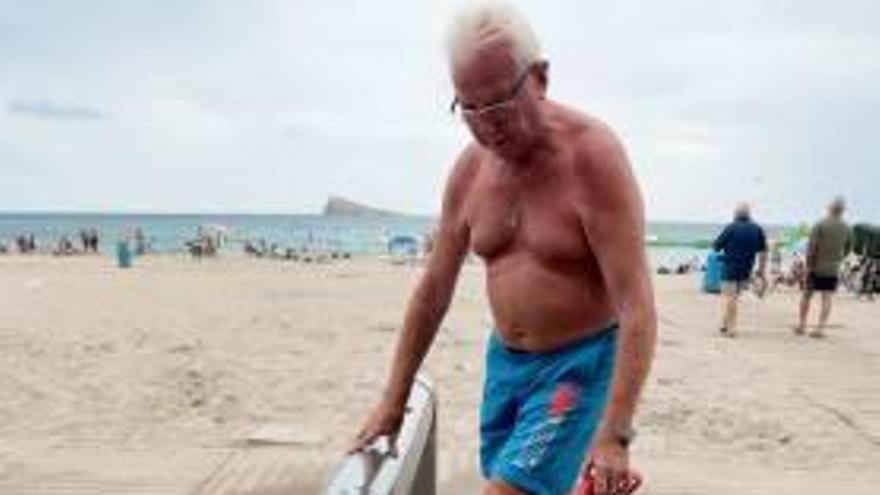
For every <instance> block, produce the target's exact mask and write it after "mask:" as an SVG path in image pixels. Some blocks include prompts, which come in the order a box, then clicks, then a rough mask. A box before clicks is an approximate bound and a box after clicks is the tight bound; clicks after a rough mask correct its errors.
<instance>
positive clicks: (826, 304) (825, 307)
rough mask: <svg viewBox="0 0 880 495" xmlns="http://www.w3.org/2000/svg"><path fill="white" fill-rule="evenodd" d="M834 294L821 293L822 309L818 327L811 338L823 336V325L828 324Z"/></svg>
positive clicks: (828, 292) (829, 292)
mask: <svg viewBox="0 0 880 495" xmlns="http://www.w3.org/2000/svg"><path fill="white" fill-rule="evenodd" d="M833 296H834V293H833V292H831V291H824V292H822V309H821V311H820V312H819V327H818V328H817V329H816V331H815V332H813V337H824V336H825V325H827V324H828V317H829V316H831V300H832V297H833Z"/></svg>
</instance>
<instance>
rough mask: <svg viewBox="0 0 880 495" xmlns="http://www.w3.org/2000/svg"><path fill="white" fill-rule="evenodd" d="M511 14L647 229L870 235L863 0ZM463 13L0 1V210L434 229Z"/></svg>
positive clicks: (868, 53)
mask: <svg viewBox="0 0 880 495" xmlns="http://www.w3.org/2000/svg"><path fill="white" fill-rule="evenodd" d="M516 3H517V4H518V5H519V6H520V8H521V10H522V11H523V12H524V13H525V14H526V15H527V16H528V17H529V19H530V20H531V21H532V22H533V25H534V28H535V30H536V32H537V34H538V36H539V38H540V40H541V42H542V44H543V48H544V51H545V53H546V55H547V57H548V58H549V60H550V61H551V88H550V90H551V96H552V97H554V98H557V99H559V100H562V101H564V102H567V103H570V104H572V105H575V106H578V107H580V108H581V109H583V110H585V111H587V112H590V113H593V114H594V115H597V116H599V117H600V118H602V119H604V120H606V121H607V122H608V123H609V124H611V126H612V127H614V128H615V129H616V130H617V131H618V133H619V134H620V136H621V138H622V139H623V141H624V143H625V144H626V146H627V148H628V151H629V154H630V158H631V160H632V162H633V166H634V167H635V170H636V173H637V175H638V177H639V179H640V182H641V186H642V189H643V192H644V195H645V197H646V202H647V208H648V217H649V218H651V219H654V220H663V219H666V220H696V221H701V220H703V221H722V220H726V219H727V218H728V217H729V214H730V211H731V209H732V207H733V206H734V204H735V203H736V202H737V201H740V200H749V201H751V202H753V204H754V207H755V210H756V214H757V216H758V217H760V218H763V219H765V220H768V221H773V222H790V221H797V220H801V219H810V218H813V217H815V216H816V215H818V214H820V213H821V212H822V210H823V209H824V205H825V203H826V202H827V201H828V200H829V198H830V197H831V196H832V195H834V194H844V195H845V196H846V197H847V198H848V199H849V200H850V203H851V209H852V214H853V216H855V217H857V218H860V219H864V220H870V221H880V143H878V142H877V138H876V135H877V134H878V130H880V2H875V1H871V0H839V1H837V2H828V1H827V0H822V1H819V0H816V1H813V0H803V1H782V0H778V1H771V0H740V1H737V2H720V1H719V2H706V1H704V0H674V1H659V0H658V1H652V2H644V1H636V0H617V1H614V2H608V1H601V2H600V1H592V0H590V1H585V0H570V1H547V0H543V1H542V0H535V1H521V2H516ZM459 4H461V2H460V1H459V2H450V1H439V0H437V1H430V2H429V1H426V0H418V1H416V0H383V1H381V2H378V1H377V2H364V1H355V0H350V1H349V0H334V1H318V0H289V1H253V2H240V1H232V0H230V1H220V0H210V1H208V0H203V1H180V2H175V1H160V0H155V1H118V0H105V1H83V2H67V1H62V0H58V1H54V2H49V1H38V0H29V1H26V2H23V1H14V0H8V1H7V0H0V211H69V210H75V211H149V212H277V213H286V212H312V211H317V210H318V209H320V207H321V205H322V204H323V202H324V200H325V199H326V197H327V195H328V194H340V195H344V196H348V197H351V198H353V199H356V200H360V201H364V202H367V203H371V204H375V205H377V206H381V207H385V208H393V209H397V210H404V211H410V212H417V213H427V214H432V213H434V212H436V210H437V208H438V204H439V196H440V192H441V190H442V187H443V184H444V182H445V177H446V174H447V172H448V170H449V168H450V165H451V162H452V160H453V158H454V157H455V155H456V153H457V150H458V149H459V148H460V147H461V145H462V144H463V143H465V142H466V141H467V139H468V138H469V137H468V134H467V131H466V129H464V128H463V126H462V124H461V123H460V122H459V121H458V120H457V119H456V118H455V117H453V116H451V115H449V114H448V112H447V108H448V103H449V100H450V99H451V97H452V90H451V87H450V84H449V80H448V75H447V72H446V66H445V56H444V52H443V41H444V33H445V30H446V26H447V24H448V22H449V21H450V18H451V17H452V15H453V13H454V11H455V6H456V5H459Z"/></svg>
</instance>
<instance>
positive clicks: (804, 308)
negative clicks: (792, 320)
mask: <svg viewBox="0 0 880 495" xmlns="http://www.w3.org/2000/svg"><path fill="white" fill-rule="evenodd" d="M812 297H813V291H812V289H810V288H809V287H807V288H806V289H805V290H804V292H803V295H801V309H800V316H799V319H798V325H797V327H795V329H794V333H796V334H798V335H803V334H804V331H805V329H806V328H807V315H808V314H809V313H810V298H812Z"/></svg>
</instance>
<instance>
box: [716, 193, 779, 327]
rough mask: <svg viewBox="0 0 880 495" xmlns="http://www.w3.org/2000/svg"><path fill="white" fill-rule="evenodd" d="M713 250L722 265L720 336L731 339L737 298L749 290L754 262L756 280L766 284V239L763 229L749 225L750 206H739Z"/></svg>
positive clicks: (753, 223)
mask: <svg viewBox="0 0 880 495" xmlns="http://www.w3.org/2000/svg"><path fill="white" fill-rule="evenodd" d="M712 247H713V249H714V250H715V251H721V252H722V253H723V261H724V269H723V270H722V272H721V294H722V297H723V307H724V310H723V317H722V320H721V334H722V335H725V336H728V337H733V336H735V335H736V313H737V304H738V302H739V295H740V293H741V292H742V291H743V289H745V288H746V287H747V286H748V283H749V279H750V278H751V275H752V270H753V269H754V267H755V259H756V258H758V259H759V262H758V273H757V276H758V278H759V279H760V280H761V281H762V283H764V284H766V279H765V275H764V271H765V266H766V264H767V239H766V237H765V236H764V229H762V228H761V227H760V226H759V225H758V224H756V223H755V222H753V221H752V219H751V215H750V213H749V205H747V204H745V203H742V204H740V205H739V206H737V208H736V211H735V212H734V220H733V222H732V223H730V224H729V225H727V226H726V227H725V228H724V230H723V231H722V232H721V235H719V236H718V238H717V239H716V240H715V243H714V244H713V246H712Z"/></svg>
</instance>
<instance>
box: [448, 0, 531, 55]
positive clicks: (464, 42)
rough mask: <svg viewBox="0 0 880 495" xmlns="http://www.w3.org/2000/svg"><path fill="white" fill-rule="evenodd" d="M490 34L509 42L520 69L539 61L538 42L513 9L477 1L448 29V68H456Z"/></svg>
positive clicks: (524, 19)
mask: <svg viewBox="0 0 880 495" xmlns="http://www.w3.org/2000/svg"><path fill="white" fill-rule="evenodd" d="M491 35H501V36H503V37H504V38H505V39H507V40H509V41H510V43H511V45H512V48H513V56H514V58H516V63H517V65H518V67H519V69H520V70H525V68H526V67H528V65H529V64H532V63H534V62H535V61H537V60H538V59H540V58H541V46H540V44H538V39H537V38H536V37H535V33H534V32H533V31H532V28H531V26H530V25H529V23H528V21H527V20H526V18H525V17H524V16H523V15H522V14H521V13H520V11H519V10H517V9H516V7H514V6H513V5H511V4H509V3H504V2H498V1H478V2H472V3H470V4H469V5H468V6H467V7H465V8H463V9H462V10H461V11H460V12H459V13H458V15H457V16H456V17H455V21H454V22H453V23H452V25H451V26H450V29H449V34H448V37H447V40H446V48H447V50H448V53H449V65H450V66H451V67H455V64H456V63H457V62H459V61H460V60H461V59H462V58H463V57H464V56H466V55H469V54H470V53H471V52H472V51H473V50H474V49H475V48H476V47H477V45H478V44H479V43H480V42H481V41H483V40H484V39H485V38H486V37H488V36H491Z"/></svg>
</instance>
